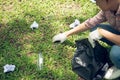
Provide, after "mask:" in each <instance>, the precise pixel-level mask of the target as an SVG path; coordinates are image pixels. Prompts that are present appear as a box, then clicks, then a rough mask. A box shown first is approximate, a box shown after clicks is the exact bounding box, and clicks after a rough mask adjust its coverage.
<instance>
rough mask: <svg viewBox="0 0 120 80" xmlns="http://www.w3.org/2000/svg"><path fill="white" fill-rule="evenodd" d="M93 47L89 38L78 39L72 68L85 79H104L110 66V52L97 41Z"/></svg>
mask: <svg viewBox="0 0 120 80" xmlns="http://www.w3.org/2000/svg"><path fill="white" fill-rule="evenodd" d="M95 44H96V46H95V47H94V48H92V46H91V44H90V42H89V41H88V39H87V38H86V39H82V40H77V41H76V47H77V49H76V52H75V54H74V57H73V59H72V61H71V63H72V70H73V72H75V73H76V74H78V75H79V76H80V77H82V78H83V79H85V80H102V78H103V77H104V75H105V72H106V71H107V69H108V68H109V67H110V65H109V64H110V63H111V62H110V59H109V53H108V51H107V49H106V48H104V47H103V46H101V45H100V44H99V43H98V42H97V41H96V42H95Z"/></svg>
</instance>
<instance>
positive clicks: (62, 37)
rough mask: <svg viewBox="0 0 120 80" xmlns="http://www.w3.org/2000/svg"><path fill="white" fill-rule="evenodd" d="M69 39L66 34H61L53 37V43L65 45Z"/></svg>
mask: <svg viewBox="0 0 120 80" xmlns="http://www.w3.org/2000/svg"><path fill="white" fill-rule="evenodd" d="M66 39H67V36H66V35H65V34H64V33H59V34H57V35H55V36H54V37H53V42H54V43H55V42H60V43H63V42H64V41H65V40H66Z"/></svg>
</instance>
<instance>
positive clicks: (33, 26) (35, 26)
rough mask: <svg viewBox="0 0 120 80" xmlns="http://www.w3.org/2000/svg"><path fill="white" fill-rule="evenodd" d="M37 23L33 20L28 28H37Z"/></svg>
mask: <svg viewBox="0 0 120 80" xmlns="http://www.w3.org/2000/svg"><path fill="white" fill-rule="evenodd" d="M38 26H39V25H38V23H37V22H36V21H34V22H33V23H32V24H31V25H30V28H31V29H32V30H33V29H36V28H38Z"/></svg>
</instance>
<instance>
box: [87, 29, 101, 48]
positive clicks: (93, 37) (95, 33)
mask: <svg viewBox="0 0 120 80" xmlns="http://www.w3.org/2000/svg"><path fill="white" fill-rule="evenodd" d="M101 38H102V35H101V34H100V33H99V31H98V29H96V30H94V31H92V32H91V33H90V34H89V37H88V40H89V42H90V43H91V45H92V47H93V48H94V47H95V43H94V42H95V40H99V39H101Z"/></svg>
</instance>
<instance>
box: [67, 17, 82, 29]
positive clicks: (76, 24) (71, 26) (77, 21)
mask: <svg viewBox="0 0 120 80" xmlns="http://www.w3.org/2000/svg"><path fill="white" fill-rule="evenodd" d="M79 24H80V21H79V20H78V19H75V21H74V22H73V23H71V24H70V26H69V27H70V28H72V29H73V28H75V27H76V26H78V25H79Z"/></svg>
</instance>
